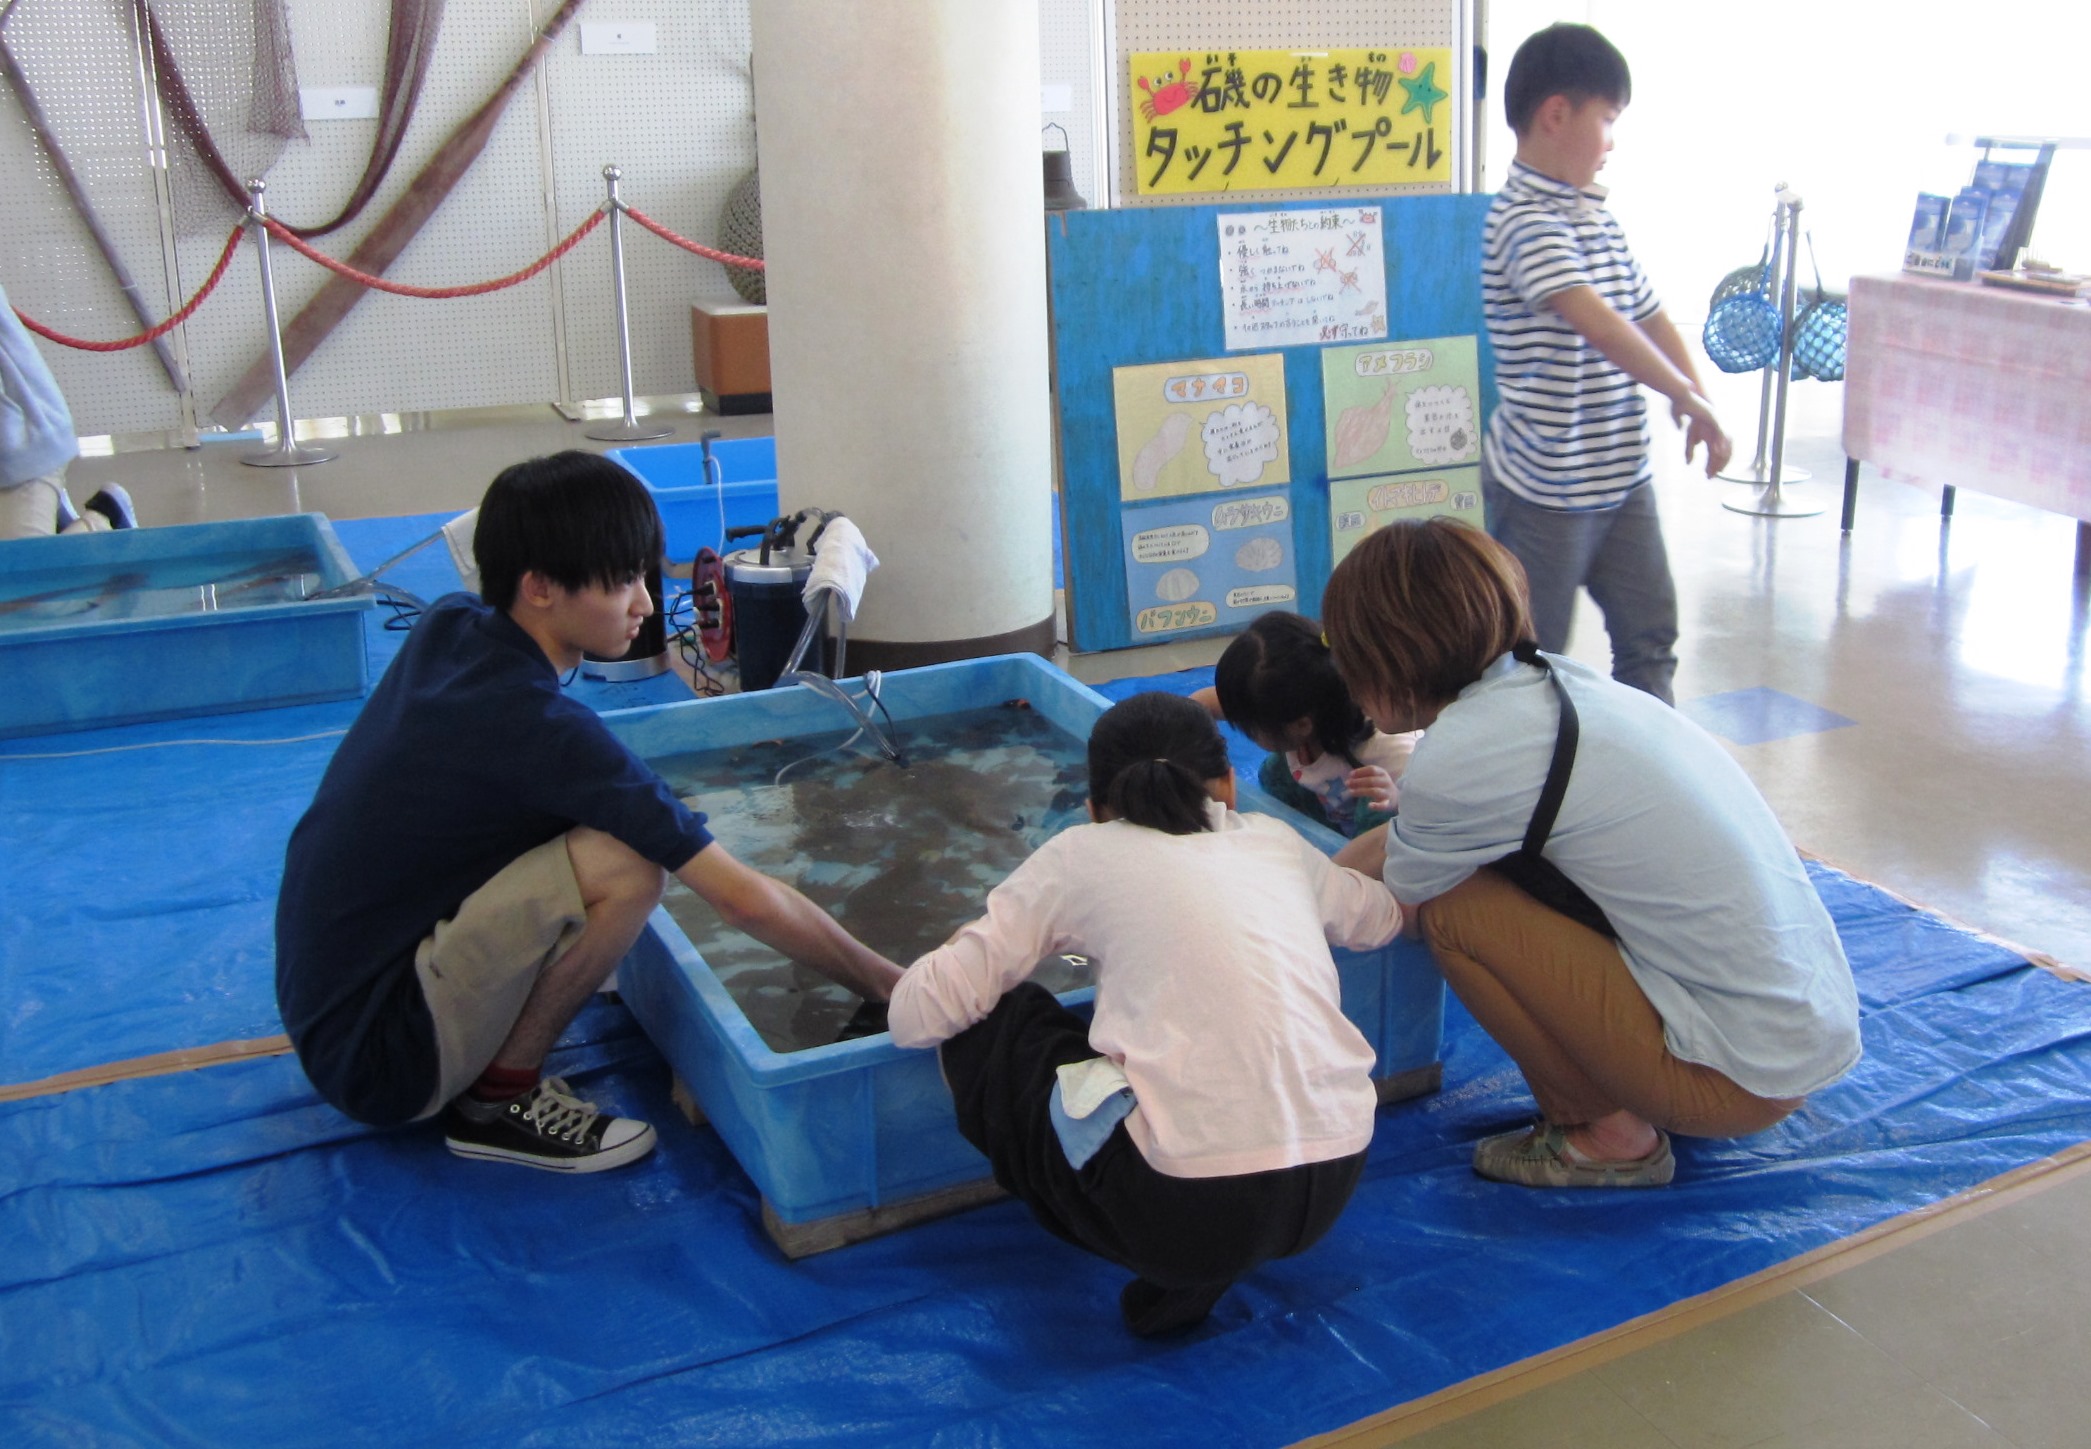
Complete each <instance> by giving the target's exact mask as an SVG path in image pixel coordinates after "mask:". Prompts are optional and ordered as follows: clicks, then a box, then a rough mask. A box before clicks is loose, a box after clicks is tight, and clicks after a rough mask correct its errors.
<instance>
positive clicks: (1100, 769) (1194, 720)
mask: <svg viewBox="0 0 2091 1449" xmlns="http://www.w3.org/2000/svg"><path fill="white" fill-rule="evenodd" d="M1230 768H1232V767H1231V766H1230V765H1229V764H1228V762H1227V745H1226V742H1225V741H1224V740H1222V739H1221V738H1220V731H1219V729H1218V728H1217V727H1216V726H1215V725H1214V724H1213V720H1212V716H1211V715H1209V714H1207V713H1206V712H1205V707H1204V706H1203V705H1201V704H1199V703H1198V702H1197V701H1195V700H1190V699H1186V698H1184V697H1183V696H1182V695H1180V694H1160V693H1149V694H1136V695H1133V696H1132V697H1131V698H1130V699H1124V700H1121V701H1119V702H1118V703H1117V704H1114V705H1112V706H1111V707H1110V708H1109V709H1107V710H1105V711H1104V712H1103V716H1102V717H1101V718H1100V719H1098V720H1097V722H1096V727H1095V728H1094V729H1092V730H1091V731H1090V732H1089V799H1090V801H1091V803H1092V804H1093V805H1095V806H1096V807H1098V808H1097V813H1098V814H1099V815H1101V814H1103V812H1104V811H1105V810H1109V811H1110V813H1111V814H1112V815H1114V816H1116V817H1117V818H1118V819H1120V820H1129V821H1131V822H1132V823H1133V824H1135V825H1144V826H1146V827H1147V828H1148V829H1150V830H1159V831H1162V832H1164V833H1165V834H1168V835H1196V834H1197V833H1198V832H1199V831H1201V830H1209V829H1211V828H1212V821H1211V819H1210V818H1209V817H1208V816H1207V815H1206V811H1205V807H1206V802H1207V801H1208V800H1209V799H1210V798H1211V797H1210V796H1208V795H1207V794H1206V793H1205V782H1206V781H1207V780H1217V779H1219V778H1221V777H1222V776H1224V775H1225V774H1226V773H1227V772H1228V770H1229V769H1230Z"/></svg>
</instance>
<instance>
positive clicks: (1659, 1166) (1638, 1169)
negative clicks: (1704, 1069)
mask: <svg viewBox="0 0 2091 1449" xmlns="http://www.w3.org/2000/svg"><path fill="white" fill-rule="evenodd" d="M1474 1171H1475V1173H1476V1174H1478V1175H1479V1176H1481V1177H1485V1178H1487V1179H1489V1181H1491V1182H1508V1183H1515V1184H1516V1185H1517V1186H1519V1187H1661V1186H1663V1185H1664V1184H1665V1183H1667V1182H1669V1181H1670V1179H1671V1178H1672V1177H1674V1176H1675V1175H1676V1173H1677V1159H1676V1157H1674V1156H1672V1155H1671V1152H1670V1134H1669V1133H1667V1132H1661V1131H1659V1132H1657V1133H1656V1134H1655V1149H1654V1150H1653V1151H1652V1152H1650V1153H1649V1154H1648V1155H1647V1156H1646V1157H1632V1158H1628V1159H1627V1160H1626V1161H1624V1162H1586V1161H1585V1160H1583V1158H1582V1157H1581V1156H1580V1155H1579V1154H1576V1153H1574V1152H1572V1151H1571V1150H1570V1148H1569V1145H1568V1132H1567V1130H1566V1129H1564V1128H1560V1127H1555V1126H1552V1125H1550V1124H1548V1123H1545V1122H1542V1123H1540V1124H1539V1125H1538V1126H1537V1127H1531V1128H1527V1129H1525V1130H1523V1131H1520V1132H1504V1133H1500V1134H1498V1135H1497V1136H1494V1137H1484V1138H1482V1139H1481V1140H1480V1141H1479V1142H1477V1143H1475V1144H1474Z"/></svg>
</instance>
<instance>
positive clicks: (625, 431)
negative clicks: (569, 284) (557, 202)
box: [584, 166, 675, 443]
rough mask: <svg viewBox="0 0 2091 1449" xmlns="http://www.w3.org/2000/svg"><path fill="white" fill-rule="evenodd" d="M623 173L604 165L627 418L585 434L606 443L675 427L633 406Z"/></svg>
mask: <svg viewBox="0 0 2091 1449" xmlns="http://www.w3.org/2000/svg"><path fill="white" fill-rule="evenodd" d="M623 175H624V173H623V172H622V171H620V170H618V169H617V167H615V166H605V167H604V168H603V180H604V181H605V182H607V183H608V184H609V187H610V278H611V280H612V281H613V282H614V283H615V284H616V290H617V360H618V362H619V364H620V365H621V366H622V367H623V368H624V420H623V421H622V422H618V423H603V424H601V425H599V426H597V427H593V428H589V429H587V430H586V432H585V433H584V436H586V437H590V438H594V439H595V440H596V441H598V442H603V443H638V442H643V441H645V440H646V439H648V438H665V437H668V436H669V435H670V434H672V433H673V432H674V431H675V429H674V428H672V427H670V426H669V425H668V424H666V423H653V422H649V423H644V424H642V423H641V422H640V421H639V416H638V413H637V412H636V411H635V410H634V409H633V405H632V324H631V319H630V317H629V316H628V315H627V314H626V311H625V301H624V203H623V202H622V201H620V200H619V199H618V196H617V182H618V179H619V178H620V177H622V176H623Z"/></svg>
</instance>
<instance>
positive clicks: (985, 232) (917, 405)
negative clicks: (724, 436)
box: [753, 0, 1053, 672]
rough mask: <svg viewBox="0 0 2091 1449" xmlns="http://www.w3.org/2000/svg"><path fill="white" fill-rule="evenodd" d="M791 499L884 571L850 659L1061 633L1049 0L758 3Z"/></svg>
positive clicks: (778, 410)
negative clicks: (1051, 383)
mask: <svg viewBox="0 0 2091 1449" xmlns="http://www.w3.org/2000/svg"><path fill="white" fill-rule="evenodd" d="M753 18H754V49H755V102H756V115H757V141H758V155H759V160H760V164H761V168H762V232H763V254H764V257H765V259H766V260H767V262H768V276H767V284H768V296H769V329H770V385H771V395H772V398H773V400H774V408H775V419H776V432H777V463H778V473H779V478H778V493H779V500H780V502H781V504H782V506H783V507H785V508H787V509H796V508H803V507H806V506H809V505H819V506H822V507H828V508H839V509H841V510H842V511H843V512H845V513H847V514H848V515H849V516H850V517H851V518H852V519H854V520H856V522H857V525H858V526H859V527H860V528H862V529H863V530H864V536H865V537H866V538H867V539H868V540H869V541H870V543H871V547H872V549H873V550H874V551H875V552H876V553H877V554H878V556H879V559H880V562H881V567H880V568H879V570H878V572H877V573H875V574H874V575H873V576H872V578H871V581H870V583H869V585H868V586H867V587H866V589H865V593H864V602H863V606H862V608H861V610H860V611H859V613H858V618H857V623H856V624H855V625H854V626H852V628H851V630H850V651H849V662H850V665H851V668H852V672H856V671H857V670H858V669H861V668H893V667H896V666H901V665H909V664H923V663H932V662H936V661H939V660H944V659H956V658H968V657H974V656H978V655H981V654H988V653H1001V652H1006V651H1010V650H1020V649H1032V650H1036V651H1038V652H1041V653H1045V652H1050V651H1051V648H1052V644H1053V580H1052V532H1051V529H1052V514H1051V509H1052V506H1053V505H1052V432H1051V428H1052V419H1051V416H1050V402H1049V397H1048V377H1047V355H1046V290H1045V289H1046V284H1045V237H1044V217H1043V213H1042V209H1041V208H1042V198H1043V181H1042V180H1041V162H1040V160H1039V156H1040V151H1041V143H1040V140H1039V112H1038V87H1039V33H1038V5H1037V0H845V3H837V0H754V6H753Z"/></svg>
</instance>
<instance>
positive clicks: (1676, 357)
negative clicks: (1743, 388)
mask: <svg viewBox="0 0 2091 1449" xmlns="http://www.w3.org/2000/svg"><path fill="white" fill-rule="evenodd" d="M1546 305H1547V306H1549V307H1552V308H1553V309H1554V312H1555V313H1556V315H1558V316H1559V317H1560V318H1561V320H1562V321H1564V322H1566V323H1567V324H1568V325H1569V326H1571V327H1573V328H1575V330H1576V331H1578V332H1580V333H1582V334H1583V336H1584V338H1585V339H1587V340H1588V341H1589V343H1590V345H1591V346H1592V347H1595V348H1596V349H1597V350H1598V351H1599V352H1602V353H1603V354H1604V355H1605V357H1606V358H1607V359H1608V360H1609V361H1610V362H1611V363H1612V364H1613V366H1615V367H1617V368H1618V369H1619V370H1620V371H1621V372H1623V373H1625V374H1626V375H1627V376H1628V377H1630V378H1632V379H1633V380H1634V381H1635V382H1638V383H1642V384H1644V385H1646V386H1648V387H1651V388H1654V389H1655V390H1656V391H1657V392H1659V393H1661V394H1662V395H1663V396H1664V397H1665V398H1668V399H1669V401H1670V416H1671V417H1672V418H1674V419H1675V420H1676V421H1677V422H1679V423H1681V424H1683V425H1684V428H1685V437H1684V456H1685V461H1686V462H1690V461H1691V459H1692V455H1693V454H1694V453H1695V452H1697V451H1698V448H1699V445H1700V444H1701V443H1704V444H1705V445H1706V476H1707V477H1709V478H1711V477H1712V476H1713V475H1714V474H1716V473H1718V472H1720V471H1721V469H1723V468H1725V467H1727V466H1728V458H1729V455H1730V453H1732V452H1733V451H1734V445H1733V444H1731V443H1730V442H1729V441H1728V434H1727V433H1726V432H1724V431H1723V430H1722V428H1721V422H1720V419H1719V418H1716V417H1715V416H1714V412H1713V404H1712V403H1709V402H1708V401H1707V400H1706V397H1705V395H1704V394H1703V393H1702V392H1700V390H1699V377H1698V374H1697V372H1696V371H1694V369H1693V367H1692V361H1691V355H1690V354H1689V353H1688V352H1687V351H1686V350H1685V346H1684V341H1683V339H1682V338H1680V337H1679V336H1678V335H1677V329H1676V328H1675V327H1674V326H1672V325H1671V324H1670V321H1669V319H1668V318H1667V317H1665V316H1664V315H1663V314H1662V313H1661V312H1657V313H1656V314H1655V315H1654V316H1652V317H1650V318H1649V319H1648V321H1646V322H1642V323H1638V324H1637V323H1635V322H1633V321H1630V320H1629V319H1628V318H1627V316H1626V314H1624V313H1623V312H1621V311H1619V309H1617V308H1616V307H1614V306H1613V305H1612V304H1611V303H1610V302H1607V301H1606V300H1605V299H1604V296H1603V294H1602V293H1600V292H1599V291H1598V290H1597V289H1596V288H1595V287H1590V286H1581V287H1569V288H1567V289H1566V290H1564V291H1560V292H1556V293H1554V295H1553V296H1551V297H1548V298H1547V299H1546Z"/></svg>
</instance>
